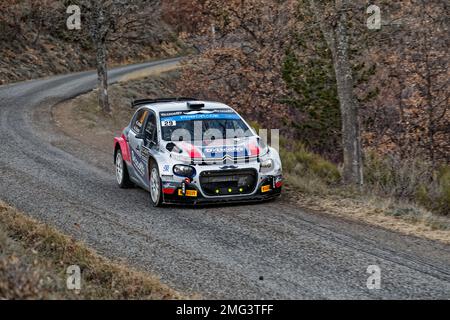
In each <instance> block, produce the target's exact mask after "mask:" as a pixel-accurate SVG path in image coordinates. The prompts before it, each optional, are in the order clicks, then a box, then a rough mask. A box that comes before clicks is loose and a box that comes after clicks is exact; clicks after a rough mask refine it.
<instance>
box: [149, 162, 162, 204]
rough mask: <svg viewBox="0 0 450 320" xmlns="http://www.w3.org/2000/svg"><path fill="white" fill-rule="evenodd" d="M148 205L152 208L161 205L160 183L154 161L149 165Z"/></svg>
mask: <svg viewBox="0 0 450 320" xmlns="http://www.w3.org/2000/svg"><path fill="white" fill-rule="evenodd" d="M149 180H150V181H149V185H150V203H151V204H152V206H153V207H160V206H161V205H162V203H163V194H162V183H161V177H160V175H159V169H158V165H157V163H156V162H155V161H152V162H151V164H150V170H149Z"/></svg>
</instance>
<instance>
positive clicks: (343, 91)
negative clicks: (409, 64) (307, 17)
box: [334, 10, 363, 185]
mask: <svg viewBox="0 0 450 320" xmlns="http://www.w3.org/2000/svg"><path fill="white" fill-rule="evenodd" d="M335 44H336V49H335V53H334V71H335V74H336V84H337V91H338V96H339V103H340V109H341V116H342V146H343V151H344V172H343V179H344V183H347V184H355V185H362V184H363V165H362V157H361V137H360V128H359V116H358V106H357V101H356V98H355V96H354V93H353V76H352V68H351V63H350V60H349V54H348V46H349V39H348V34H347V14H346V13H345V11H344V10H342V11H341V12H340V13H339V17H338V21H337V26H336V30H335Z"/></svg>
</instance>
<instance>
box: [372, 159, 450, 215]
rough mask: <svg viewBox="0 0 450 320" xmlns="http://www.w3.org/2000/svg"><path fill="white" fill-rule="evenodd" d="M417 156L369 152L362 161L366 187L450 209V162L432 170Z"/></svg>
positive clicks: (440, 210)
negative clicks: (383, 154)
mask: <svg viewBox="0 0 450 320" xmlns="http://www.w3.org/2000/svg"><path fill="white" fill-rule="evenodd" d="M432 168H433V167H432V165H431V163H429V162H427V161H425V160H422V159H421V158H420V157H417V156H411V157H410V158H408V159H399V158H397V157H394V156H385V157H381V156H378V155H376V154H374V153H368V154H367V155H366V158H365V161H364V176H365V181H366V188H367V189H368V190H371V191H372V192H373V191H375V192H376V193H379V194H382V195H387V196H392V197H395V198H400V199H408V200H412V201H415V202H417V203H419V204H421V205H423V206H425V207H427V208H428V209H430V210H432V211H434V212H437V213H440V214H443V215H448V214H449V212H450V166H449V165H443V166H441V168H440V169H439V170H433V169H432Z"/></svg>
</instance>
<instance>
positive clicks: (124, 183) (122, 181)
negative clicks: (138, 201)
mask: <svg viewBox="0 0 450 320" xmlns="http://www.w3.org/2000/svg"><path fill="white" fill-rule="evenodd" d="M116 180H117V184H118V185H119V187H120V188H129V187H131V186H132V185H133V183H132V182H131V180H130V176H129V175H128V169H127V165H126V164H125V161H123V156H122V151H121V150H120V149H119V150H117V154H116Z"/></svg>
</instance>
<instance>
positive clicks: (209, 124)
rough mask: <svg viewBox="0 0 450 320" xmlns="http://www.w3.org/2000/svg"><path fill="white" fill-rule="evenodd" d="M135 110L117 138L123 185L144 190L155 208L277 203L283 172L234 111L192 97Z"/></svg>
mask: <svg viewBox="0 0 450 320" xmlns="http://www.w3.org/2000/svg"><path fill="white" fill-rule="evenodd" d="M132 108H135V109H137V110H136V112H135V114H134V116H133V117H132V119H131V122H130V124H129V125H128V126H127V127H126V128H124V129H123V132H122V134H121V136H120V137H116V138H114V164H115V168H116V178H117V183H118V185H119V186H120V187H121V188H126V187H130V186H134V185H138V186H140V187H142V188H143V189H145V190H147V191H149V192H150V200H151V203H152V205H153V206H160V205H162V204H201V203H218V202H235V201H242V202H247V201H252V200H256V201H258V200H266V199H272V198H275V197H277V196H279V195H280V193H281V188H282V167H281V160H280V157H279V154H278V152H277V151H276V150H275V149H274V148H272V147H269V146H267V145H266V144H265V143H264V142H263V141H262V139H261V138H260V137H259V136H258V135H257V134H256V133H255V131H254V130H253V129H252V128H251V127H250V126H249V125H248V124H247V123H246V122H245V120H244V119H242V118H241V116H240V115H239V114H237V112H236V111H235V110H233V109H232V108H231V107H229V106H227V105H225V104H223V103H218V102H210V101H198V100H196V99H190V98H173V99H156V100H149V99H144V100H136V101H133V102H132Z"/></svg>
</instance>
